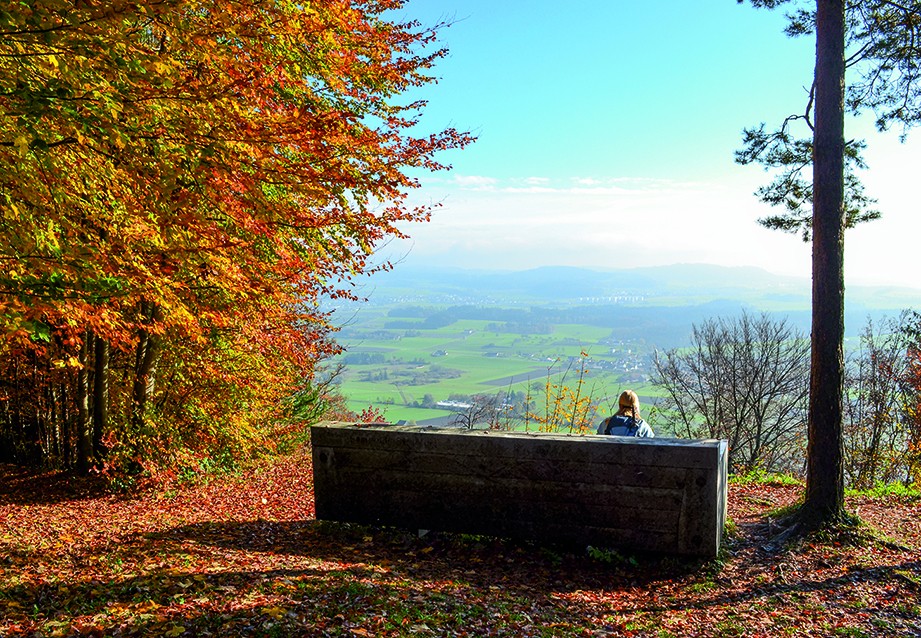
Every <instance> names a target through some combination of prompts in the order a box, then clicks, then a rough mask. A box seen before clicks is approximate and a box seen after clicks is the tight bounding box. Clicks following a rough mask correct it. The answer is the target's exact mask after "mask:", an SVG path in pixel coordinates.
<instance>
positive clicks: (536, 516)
mask: <svg viewBox="0 0 921 638" xmlns="http://www.w3.org/2000/svg"><path fill="white" fill-rule="evenodd" d="M311 442H312V446H313V472H314V498H315V502H316V516H317V519H320V520H330V521H342V522H352V523H361V524H372V525H392V526H396V527H403V528H408V529H432V530H440V531H447V532H462V533H470V534H484V535H491V536H508V537H519V538H529V539H535V540H545V541H553V542H567V543H579V544H582V545H593V546H596V547H617V548H623V549H632V550H641V551H653V552H665V553H673V554H685V555H695V556H706V557H712V556H716V554H717V553H718V552H719V548H720V540H721V536H722V532H723V525H724V523H725V521H726V474H727V447H726V441H723V440H684V439H636V438H625V437H611V436H598V435H586V436H577V435H560V434H535V433H522V432H495V431H483V430H479V431H476V430H475V431H464V430H457V429H443V428H430V427H415V426H392V425H374V426H359V425H355V424H346V423H321V424H318V425H315V426H313V427H312V428H311Z"/></svg>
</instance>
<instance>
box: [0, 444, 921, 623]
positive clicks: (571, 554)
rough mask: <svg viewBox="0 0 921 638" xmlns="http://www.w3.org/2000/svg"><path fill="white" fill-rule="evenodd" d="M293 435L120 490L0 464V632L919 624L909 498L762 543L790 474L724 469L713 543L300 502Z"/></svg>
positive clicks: (918, 505)
mask: <svg viewBox="0 0 921 638" xmlns="http://www.w3.org/2000/svg"><path fill="white" fill-rule="evenodd" d="M311 477H312V472H311V464H310V455H309V450H308V449H304V450H301V451H299V452H298V453H296V454H293V455H291V456H287V457H283V458H280V459H275V460H273V461H272V462H267V463H266V464H264V465H262V466H260V467H257V468H254V469H252V470H250V471H247V472H245V473H243V474H240V475H238V476H227V477H223V478H220V479H215V480H212V481H210V482H208V483H206V484H199V485H184V486H181V485H172V486H169V485H168V486H164V487H162V488H160V489H158V490H156V491H147V492H144V493H142V494H138V495H134V496H130V497H119V496H114V495H110V494H107V493H105V492H104V491H100V490H99V489H98V486H95V485H94V484H92V483H89V482H73V481H66V480H63V478H62V477H60V476H57V475H54V474H41V473H29V472H22V471H19V470H16V469H15V468H11V467H2V466H0V636H76V635H85V636H123V635H137V636H172V637H178V636H244V635H245V636H486V635H493V636H662V637H666V636H803V635H813V636H907V635H921V602H919V601H921V544H919V539H921V502H919V500H918V499H917V498H916V497H912V496H910V495H909V496H905V495H876V496H868V495H851V496H849V498H848V505H849V508H850V509H851V510H852V511H854V512H857V513H858V514H859V515H860V516H861V517H862V518H863V520H864V521H866V523H867V524H869V525H871V526H873V527H874V528H875V529H877V530H879V531H880V533H881V534H882V535H884V537H885V540H878V539H877V540H873V539H872V538H869V537H868V536H866V535H861V536H837V537H827V538H814V539H811V540H809V541H808V542H802V543H799V544H796V545H795V546H793V547H789V548H787V549H785V550H783V551H779V552H771V551H768V550H767V549H766V547H767V545H768V540H769V538H770V536H771V534H772V533H773V532H774V531H775V524H774V522H773V518H772V515H771V513H772V512H773V511H775V510H776V508H778V507H782V506H785V505H788V504H790V503H791V502H793V501H794V500H795V499H796V498H797V496H798V494H799V493H800V491H801V488H800V487H799V486H796V485H790V484H787V483H784V482H780V481H775V482H771V481H767V482H765V481H756V482H748V483H737V484H733V485H731V487H730V492H729V505H730V517H731V519H732V521H733V523H734V532H733V533H732V535H731V537H730V538H729V543H728V550H727V551H726V553H725V555H724V556H723V557H722V559H721V560H719V561H709V562H699V561H685V560H678V559H674V558H668V557H659V556H643V555H627V554H617V553H615V552H612V551H602V550H596V551H592V552H586V551H573V550H569V549H564V548H559V547H550V546H542V545H540V544H535V543H523V542H511V541H502V540H496V539H491V538H477V537H468V536H456V535H440V534H436V533H432V534H429V535H428V536H425V537H423V538H421V539H420V538H418V537H417V536H415V535H412V534H409V533H405V532H401V531H399V530H393V529H374V528H364V527H356V526H349V525H341V524H333V523H319V522H317V521H315V520H314V519H313V500H312V486H311Z"/></svg>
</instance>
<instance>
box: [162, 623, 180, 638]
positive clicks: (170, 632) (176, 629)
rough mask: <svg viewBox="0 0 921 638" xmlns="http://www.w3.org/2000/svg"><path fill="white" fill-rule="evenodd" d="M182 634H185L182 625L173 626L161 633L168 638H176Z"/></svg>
mask: <svg viewBox="0 0 921 638" xmlns="http://www.w3.org/2000/svg"><path fill="white" fill-rule="evenodd" d="M184 633H185V627H183V626H182V625H173V626H172V627H170V628H169V629H167V630H166V631H165V632H163V635H164V636H169V638H176V637H177V636H181V635H182V634H184Z"/></svg>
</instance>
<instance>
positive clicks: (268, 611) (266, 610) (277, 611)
mask: <svg viewBox="0 0 921 638" xmlns="http://www.w3.org/2000/svg"><path fill="white" fill-rule="evenodd" d="M262 613H263V614H265V615H267V616H271V617H272V618H274V619H275V620H281V619H282V618H284V617H285V614H287V613H288V610H287V609H285V608H283V607H263V608H262Z"/></svg>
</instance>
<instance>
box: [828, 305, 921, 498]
mask: <svg viewBox="0 0 921 638" xmlns="http://www.w3.org/2000/svg"><path fill="white" fill-rule="evenodd" d="M910 318H911V313H909V312H903V313H902V314H901V316H900V317H898V318H888V319H883V320H880V321H878V322H873V321H872V320H869V319H868V320H867V324H866V326H865V327H864V330H863V332H862V333H861V335H860V347H859V348H858V349H857V350H855V351H854V352H853V353H851V355H850V356H849V357H848V361H847V365H846V367H845V369H846V374H845V402H844V405H845V419H844V433H843V441H844V473H845V479H846V482H847V484H848V485H850V486H852V487H857V488H861V489H868V488H872V487H873V486H875V485H876V484H878V483H883V484H889V483H893V482H895V481H897V480H903V479H907V478H908V477H909V476H910V475H911V471H910V468H911V465H912V456H913V450H912V442H911V434H912V431H913V428H912V421H913V418H912V414H911V406H912V405H913V404H914V403H915V396H916V390H915V388H914V387H912V386H913V383H912V375H911V367H912V362H913V360H914V357H913V356H912V350H913V341H914V340H913V337H912V335H911V331H910V329H909V327H910V326H911V321H910Z"/></svg>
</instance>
